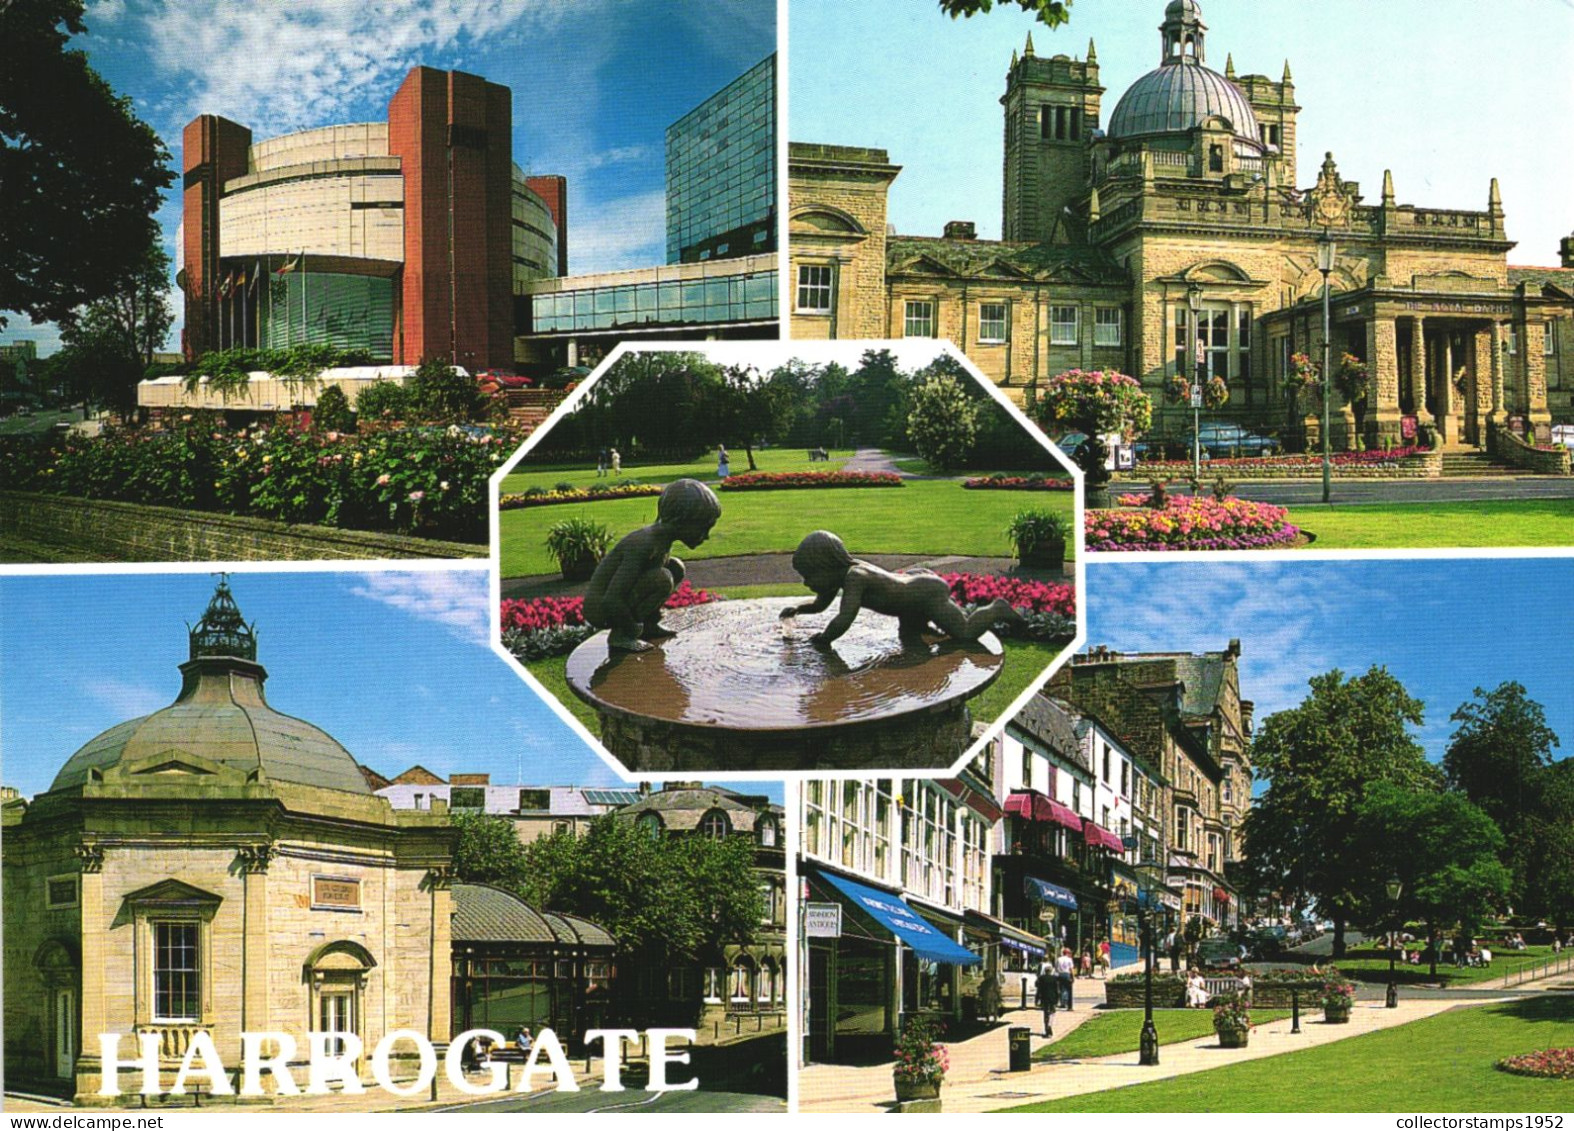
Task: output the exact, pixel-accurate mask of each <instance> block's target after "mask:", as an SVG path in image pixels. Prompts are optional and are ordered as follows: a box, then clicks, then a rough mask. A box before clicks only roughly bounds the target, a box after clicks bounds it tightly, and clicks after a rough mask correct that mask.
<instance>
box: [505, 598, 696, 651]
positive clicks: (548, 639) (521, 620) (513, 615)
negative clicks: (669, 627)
mask: <svg viewBox="0 0 1574 1131" xmlns="http://www.w3.org/2000/svg"><path fill="white" fill-rule="evenodd" d="M719 600H721V598H720V597H718V596H716V594H714V593H712V592H710V591H709V590H707V589H696V588H694V587H693V586H692V585H690V584H689V583H688V581H687V580H684V581H682V582H680V583H679V584H678V587H677V588H676V589H674V590H673V591H672V596H670V597H668V598H667V602H666V607H667V608H669V609H685V608H688V607H689V606H690V605H708V604H710V603H711V602H712V601H719ZM584 608H585V599H584V598H583V597H533V598H531V599H529V600H521V601H504V602H503V604H502V626H503V631H502V640H503V647H505V648H507V649H508V650H509V651H510V652H512V653H513V654H514V655H515V656H517V657H518V658H519V659H521V660H525V661H529V660H540V659H545V658H546V657H548V656H566V655H568V653H570V652H572V651H573V650H574V649H575V648H577V647H578V646H579V645H580V643H581V642H582V641H585V640H588V639H589V638H590V637H592V636H594V635H595V632H596V630H595V629H594V628H592V627H591V626H590V625H588V624H586V623H585V615H584Z"/></svg>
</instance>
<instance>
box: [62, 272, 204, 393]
mask: <svg viewBox="0 0 1574 1131" xmlns="http://www.w3.org/2000/svg"><path fill="white" fill-rule="evenodd" d="M174 323H175V312H174V310H173V309H172V308H171V307H170V304H169V256H168V255H166V254H165V253H164V249H163V248H162V247H160V246H159V245H158V244H156V243H155V244H151V245H149V246H148V247H147V248H146V249H145V250H144V252H143V255H142V258H141V259H140V260H139V261H138V262H137V263H136V265H135V266H134V267H133V268H132V269H131V270H130V271H128V272H127V273H126V274H125V275H124V276H123V277H122V278H120V279H119V280H118V281H116V282H115V284H114V287H113V289H112V290H110V291H109V292H108V293H107V294H106V295H105V296H104V297H103V298H99V299H95V300H94V301H92V302H90V303H88V304H87V305H86V306H83V307H80V308H79V309H77V310H73V311H71V312H70V313H69V314H67V315H66V316H65V317H63V318H61V319H60V341H61V344H62V346H63V347H64V349H65V351H66V352H67V365H68V368H69V370H70V372H71V374H72V377H73V385H74V387H75V389H76V391H77V393H78V395H79V396H81V397H82V399H84V400H92V401H96V402H99V403H102V404H109V405H113V406H114V407H116V408H120V409H128V408H131V407H132V406H133V405H135V404H136V384H137V382H138V381H140V380H141V379H142V378H143V376H144V375H145V374H146V373H147V369H148V367H149V366H150V365H152V364H153V355H154V354H155V353H156V352H157V351H158V349H159V347H160V346H162V345H163V344H164V339H165V338H166V337H167V336H168V335H169V330H170V327H171V326H173V325H174Z"/></svg>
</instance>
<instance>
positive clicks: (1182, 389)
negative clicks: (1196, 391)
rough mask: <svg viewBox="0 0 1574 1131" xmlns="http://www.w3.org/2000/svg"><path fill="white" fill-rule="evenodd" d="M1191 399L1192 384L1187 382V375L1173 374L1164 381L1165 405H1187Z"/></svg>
mask: <svg viewBox="0 0 1574 1131" xmlns="http://www.w3.org/2000/svg"><path fill="white" fill-rule="evenodd" d="M1190 399H1191V384H1190V383H1189V382H1188V381H1187V380H1186V376H1185V374H1182V373H1172V374H1171V375H1170V376H1169V377H1167V378H1165V381H1164V403H1165V404H1167V405H1181V404H1185V403H1186V402H1187V401H1188V400H1190Z"/></svg>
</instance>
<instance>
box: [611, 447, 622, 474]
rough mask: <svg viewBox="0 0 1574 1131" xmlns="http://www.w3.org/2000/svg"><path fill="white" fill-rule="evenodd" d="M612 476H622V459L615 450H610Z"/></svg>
mask: <svg viewBox="0 0 1574 1131" xmlns="http://www.w3.org/2000/svg"><path fill="white" fill-rule="evenodd" d="M612 474H613V475H622V474H623V457H622V456H621V455H619V454H618V450H617V449H616V448H613V449H612Z"/></svg>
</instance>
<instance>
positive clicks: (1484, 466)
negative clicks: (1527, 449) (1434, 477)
mask: <svg viewBox="0 0 1574 1131" xmlns="http://www.w3.org/2000/svg"><path fill="white" fill-rule="evenodd" d="M1442 464H1443V467H1442V477H1443V478H1444V479H1470V478H1474V477H1479V476H1484V475H1530V474H1532V472H1530V471H1528V470H1526V469H1525V468H1522V467H1513V466H1511V465H1509V464H1506V463H1501V462H1499V461H1498V460H1495V459H1493V458H1492V457H1491V456H1489V455H1486V454H1485V453H1483V452H1444V453H1443V456H1442Z"/></svg>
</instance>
